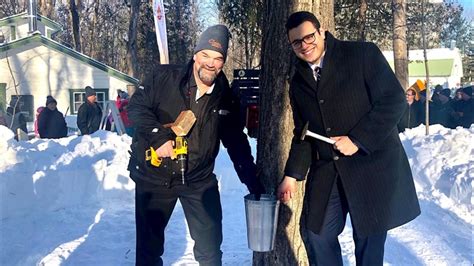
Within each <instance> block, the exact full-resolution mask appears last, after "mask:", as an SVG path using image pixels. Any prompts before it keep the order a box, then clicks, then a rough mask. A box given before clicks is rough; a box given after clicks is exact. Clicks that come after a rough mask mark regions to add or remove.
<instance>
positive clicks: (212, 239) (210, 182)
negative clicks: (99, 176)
mask: <svg viewBox="0 0 474 266" xmlns="http://www.w3.org/2000/svg"><path fill="white" fill-rule="evenodd" d="M178 199H179V201H180V202H181V205H182V206H183V210H184V215H185V217H186V221H187V223H188V226H189V231H190V234H191V238H192V239H193V240H194V241H195V244H194V257H195V259H196V260H197V261H198V262H199V264H200V265H221V264H222V262H221V259H222V251H221V250H220V246H221V244H222V207H221V202H220V196H219V190H218V184H217V179H216V177H215V175H213V174H212V175H211V176H210V177H209V178H207V179H205V180H204V181H201V182H198V183H191V184H188V185H175V186H172V187H166V186H154V187H153V188H152V189H150V186H149V185H148V186H147V185H144V184H143V183H140V182H137V185H136V190H135V220H136V231H137V246H136V265H146V266H150V265H163V260H162V259H161V256H162V255H163V252H164V239H165V236H164V231H165V227H166V225H167V224H168V221H169V219H170V216H171V214H172V213H173V209H174V207H175V205H176V201H177V200H178Z"/></svg>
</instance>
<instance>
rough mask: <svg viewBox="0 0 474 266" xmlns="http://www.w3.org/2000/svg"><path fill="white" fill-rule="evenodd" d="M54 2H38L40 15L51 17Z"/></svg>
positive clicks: (48, 0)
mask: <svg viewBox="0 0 474 266" xmlns="http://www.w3.org/2000/svg"><path fill="white" fill-rule="evenodd" d="M55 5H56V0H38V10H39V12H40V14H41V15H43V16H46V17H48V18H51V17H53V14H54V7H55Z"/></svg>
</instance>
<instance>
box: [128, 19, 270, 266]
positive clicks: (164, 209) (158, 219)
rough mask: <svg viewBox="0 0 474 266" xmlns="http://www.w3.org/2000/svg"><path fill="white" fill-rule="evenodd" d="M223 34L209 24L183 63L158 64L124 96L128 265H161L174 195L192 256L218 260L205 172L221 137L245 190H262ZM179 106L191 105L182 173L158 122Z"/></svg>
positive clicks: (210, 177) (167, 132)
mask: <svg viewBox="0 0 474 266" xmlns="http://www.w3.org/2000/svg"><path fill="white" fill-rule="evenodd" d="M229 36H230V34H229V30H228V29H227V28H226V27H225V26H223V25H215V26H211V27H209V28H208V29H206V30H205V31H204V32H203V33H202V35H201V37H200V39H199V41H198V43H197V45H196V47H195V49H194V56H193V59H192V60H190V62H189V64H187V65H185V66H170V65H160V66H158V67H157V68H156V69H155V70H154V72H153V74H152V75H149V76H148V78H147V79H146V80H145V81H144V83H143V86H142V87H143V89H138V90H137V91H136V92H135V94H134V95H133V96H132V97H131V99H130V103H129V107H128V111H129V117H130V119H131V120H132V121H134V123H135V126H136V131H135V135H134V138H133V142H132V147H131V148H132V156H131V158H130V163H129V166H128V170H129V171H130V177H131V178H132V179H133V180H134V181H135V183H136V190H135V213H136V230H137V245H136V249H137V250H136V265H163V261H162V259H161V256H162V255H163V252H164V230H165V227H166V225H167V223H168V221H169V219H170V216H171V214H172V212H173V209H174V207H175V205H176V202H177V200H178V199H179V201H180V203H181V205H182V206H183V210H184V214H185V217H186V221H187V223H188V226H189V232H190V234H191V237H192V239H193V240H194V241H195V244H194V257H195V259H196V260H197V261H198V262H199V264H200V265H221V264H222V262H221V258H222V252H221V250H220V246H221V243H222V209H221V203H220V196H219V190H218V183H217V179H216V175H215V174H214V173H213V170H214V163H215V159H216V156H217V153H218V151H219V143H220V141H221V140H222V143H223V144H224V146H225V147H226V148H227V151H228V153H229V155H230V158H231V160H232V162H233V163H234V167H235V170H236V172H237V174H238V176H239V178H240V180H241V181H242V182H243V183H244V184H246V185H247V188H248V189H249V191H250V193H253V194H261V193H263V192H264V191H263V186H262V185H261V183H260V182H259V180H258V179H257V177H256V166H255V164H254V159H253V157H252V155H251V150H250V145H249V143H248V141H247V137H246V135H245V134H244V133H243V124H242V123H238V121H240V120H239V110H240V107H239V100H238V98H237V97H236V96H235V95H233V93H232V90H231V89H230V87H229V83H228V80H227V78H226V76H225V75H224V73H223V72H222V68H223V66H224V63H225V60H226V55H227V47H228V41H229ZM184 110H191V111H192V112H193V113H194V115H195V116H196V122H195V124H194V125H193V127H192V128H191V130H190V131H189V133H188V135H187V136H186V138H187V142H188V159H187V167H186V170H185V172H184V176H183V175H182V172H181V171H180V170H181V168H180V164H179V163H178V161H177V160H172V159H171V157H173V145H174V140H175V138H176V135H175V134H174V133H173V131H172V130H171V129H170V128H168V127H165V126H164V125H166V124H169V123H172V122H174V121H175V120H176V118H177V117H178V115H179V114H180V113H181V112H182V111H184ZM150 147H153V148H154V149H155V150H156V153H157V155H158V157H159V158H162V162H161V164H160V166H158V167H156V166H154V165H151V164H150V163H149V161H147V160H146V156H145V153H146V150H147V149H150ZM184 244H185V243H183V245H184Z"/></svg>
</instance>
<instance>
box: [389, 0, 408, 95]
mask: <svg viewBox="0 0 474 266" xmlns="http://www.w3.org/2000/svg"><path fill="white" fill-rule="evenodd" d="M392 12H393V59H394V64H395V75H396V76H397V79H398V81H399V82H400V84H401V85H402V87H403V89H407V88H408V86H409V84H408V51H407V38H406V36H407V23H406V2H405V0H393V1H392Z"/></svg>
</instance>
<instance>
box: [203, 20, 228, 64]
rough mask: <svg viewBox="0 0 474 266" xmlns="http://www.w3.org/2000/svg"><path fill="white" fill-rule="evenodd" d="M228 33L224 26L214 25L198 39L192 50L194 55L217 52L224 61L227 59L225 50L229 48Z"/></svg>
mask: <svg viewBox="0 0 474 266" xmlns="http://www.w3.org/2000/svg"><path fill="white" fill-rule="evenodd" d="M229 38H230V33H229V29H227V27H226V26H224V25H214V26H211V27H209V28H207V29H206V30H205V31H204V32H203V33H202V34H201V37H200V38H199V41H198V42H197V44H196V47H195V48H194V53H197V52H199V51H202V50H213V51H216V52H219V53H221V54H222V56H224V61H225V59H226V57H227V48H228V46H229Z"/></svg>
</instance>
